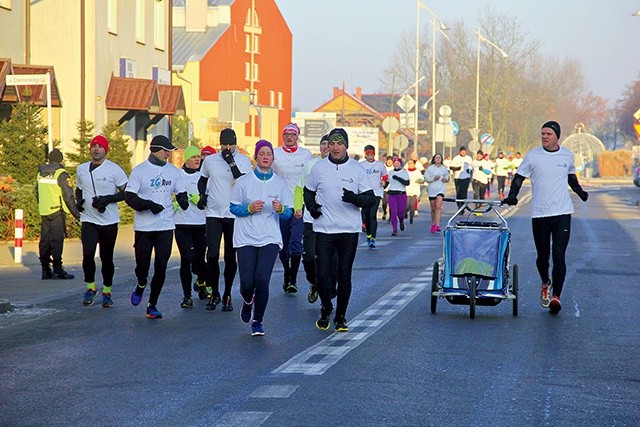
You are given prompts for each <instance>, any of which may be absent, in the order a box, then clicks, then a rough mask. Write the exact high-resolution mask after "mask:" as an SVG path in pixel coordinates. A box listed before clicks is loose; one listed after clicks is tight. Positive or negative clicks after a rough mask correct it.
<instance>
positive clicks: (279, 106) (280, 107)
mask: <svg viewBox="0 0 640 427" xmlns="http://www.w3.org/2000/svg"><path fill="white" fill-rule="evenodd" d="M278 109H279V110H282V92H278Z"/></svg>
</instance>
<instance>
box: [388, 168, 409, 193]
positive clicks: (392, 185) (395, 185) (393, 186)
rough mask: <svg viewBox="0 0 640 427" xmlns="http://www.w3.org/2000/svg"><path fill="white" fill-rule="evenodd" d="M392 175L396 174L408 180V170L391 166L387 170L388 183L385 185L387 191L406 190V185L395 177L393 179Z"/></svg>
mask: <svg viewBox="0 0 640 427" xmlns="http://www.w3.org/2000/svg"><path fill="white" fill-rule="evenodd" d="M394 175H397V176H398V178H402V179H404V180H409V172H407V170H406V169H400V170H399V171H397V170H395V169H393V168H391V170H390V171H389V178H388V179H389V185H388V186H387V191H404V192H406V191H407V186H406V185H404V184H403V183H401V182H400V181H398V180H397V179H393V177H394Z"/></svg>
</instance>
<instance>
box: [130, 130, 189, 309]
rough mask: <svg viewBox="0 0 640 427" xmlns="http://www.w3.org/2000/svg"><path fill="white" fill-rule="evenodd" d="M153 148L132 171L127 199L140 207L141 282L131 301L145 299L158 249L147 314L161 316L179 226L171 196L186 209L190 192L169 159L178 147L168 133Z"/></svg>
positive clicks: (137, 220) (137, 217) (137, 246)
mask: <svg viewBox="0 0 640 427" xmlns="http://www.w3.org/2000/svg"><path fill="white" fill-rule="evenodd" d="M149 149H150V150H151V154H150V155H149V158H148V159H147V160H146V161H145V162H142V163H140V164H139V165H138V166H136V167H135V168H133V171H131V177H130V178H129V183H128V184H127V188H126V190H125V193H124V201H125V202H126V203H127V204H128V205H129V206H131V207H132V208H133V209H135V211H136V212H135V213H134V217H133V230H134V233H135V238H134V239H135V240H134V245H133V247H134V249H135V250H134V252H135V258H136V268H135V274H136V278H137V279H138V285H137V286H136V287H135V288H134V290H133V292H131V304H133V305H134V306H137V305H139V304H140V302H141V301H142V295H143V293H144V290H145V288H146V287H147V278H148V276H149V267H150V264H151V252H155V260H154V263H153V277H152V278H151V292H150V293H149V302H148V304H147V317H148V318H149V319H159V318H162V313H161V312H160V311H159V310H158V308H157V307H156V306H157V304H158V298H159V297H160V292H161V291H162V287H163V285H164V280H165V277H166V274H167V263H168V261H169V258H170V257H171V246H172V245H173V230H174V229H175V222H174V220H173V202H172V200H171V196H172V194H175V195H176V200H177V201H178V203H179V205H180V208H181V209H183V210H186V209H187V208H188V207H189V196H188V195H187V192H186V190H185V188H184V184H183V182H182V180H181V178H180V170H179V169H178V168H176V167H175V166H173V165H172V164H171V163H169V162H168V160H169V155H170V153H171V151H173V150H175V149H176V147H174V146H173V144H171V142H170V141H169V139H168V138H167V137H166V136H164V135H156V136H154V137H153V139H152V140H151V144H150V145H149Z"/></svg>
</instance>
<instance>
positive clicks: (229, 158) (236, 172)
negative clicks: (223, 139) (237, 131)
mask: <svg viewBox="0 0 640 427" xmlns="http://www.w3.org/2000/svg"><path fill="white" fill-rule="evenodd" d="M220 154H221V155H222V158H223V159H224V161H225V162H227V164H228V165H229V169H231V173H232V174H233V178H234V179H238V178H240V177H241V176H242V175H244V174H243V173H242V172H240V169H238V165H236V161H235V159H234V158H233V154H231V150H228V149H226V148H225V149H224V150H222V152H221V153H220Z"/></svg>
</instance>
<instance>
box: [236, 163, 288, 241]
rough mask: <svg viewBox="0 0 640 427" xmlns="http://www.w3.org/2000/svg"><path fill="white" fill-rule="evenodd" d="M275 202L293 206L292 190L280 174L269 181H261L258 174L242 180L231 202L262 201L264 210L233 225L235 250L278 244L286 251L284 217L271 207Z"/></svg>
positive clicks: (237, 184)
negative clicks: (283, 230) (243, 247)
mask: <svg viewBox="0 0 640 427" xmlns="http://www.w3.org/2000/svg"><path fill="white" fill-rule="evenodd" d="M275 199H278V200H279V201H280V203H282V204H283V205H284V206H285V207H287V208H291V207H293V196H292V194H291V191H289V187H288V186H287V183H286V182H285V181H284V179H282V178H281V177H279V176H278V175H276V174H273V175H272V176H271V178H269V179H268V180H266V181H265V180H262V179H260V178H258V177H257V176H256V174H255V173H254V172H251V173H248V174H246V175H244V176H241V177H240V178H238V181H237V182H236V184H235V185H234V186H233V190H231V203H233V204H237V205H244V204H251V203H253V202H254V201H256V200H262V201H264V207H263V208H262V210H261V211H260V212H256V213H254V214H252V215H248V216H240V217H236V219H235V221H234V223H233V247H234V248H239V247H242V246H256V247H262V246H266V245H269V244H277V245H278V247H279V248H280V249H282V234H281V233H280V217H279V216H278V214H277V213H276V212H275V211H274V210H273V207H272V206H271V202H272V201H273V200H275Z"/></svg>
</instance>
